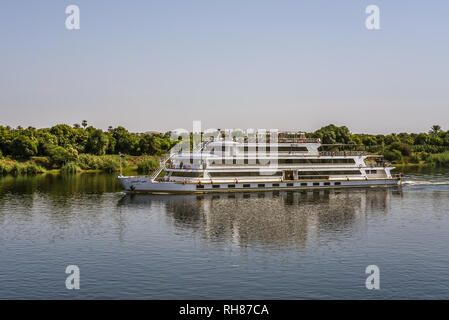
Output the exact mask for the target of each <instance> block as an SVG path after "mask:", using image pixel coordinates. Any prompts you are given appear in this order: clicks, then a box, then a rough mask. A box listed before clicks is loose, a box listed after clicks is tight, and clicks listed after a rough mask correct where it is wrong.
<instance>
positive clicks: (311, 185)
mask: <svg viewBox="0 0 449 320" xmlns="http://www.w3.org/2000/svg"><path fill="white" fill-rule="evenodd" d="M118 179H119V181H120V183H121V184H122V186H123V188H124V189H125V190H126V191H128V192H136V193H206V192H250V191H270V190H290V189H291V190H300V189H304V190H308V189H329V188H347V187H375V186H378V187H379V186H397V185H400V184H401V180H400V179H399V178H374V179H353V180H347V179H344V180H310V181H304V180H300V181H283V182H276V181H253V182H249V181H248V182H243V181H241V182H238V183H235V182H216V183H201V184H199V183H192V182H187V183H182V182H164V181H154V180H153V179H151V178H150V177H143V176H141V177H139V176H136V177H124V176H120V177H118Z"/></svg>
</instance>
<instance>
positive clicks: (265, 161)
mask: <svg viewBox="0 0 449 320" xmlns="http://www.w3.org/2000/svg"><path fill="white" fill-rule="evenodd" d="M242 160H243V161H242ZM270 162H271V160H269V159H248V158H244V159H238V160H237V159H236V158H233V159H232V164H265V165H266V164H269V163H270ZM273 163H278V164H295V163H305V164H307V163H311V164H316V163H318V164H320V163H331V164H332V163H350V164H353V163H355V160H354V159H277V160H276V161H274V162H273ZM217 164H218V165H222V164H231V161H230V160H224V159H220V160H214V161H211V165H217Z"/></svg>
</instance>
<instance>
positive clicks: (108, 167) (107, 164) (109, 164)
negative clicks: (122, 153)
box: [100, 158, 120, 173]
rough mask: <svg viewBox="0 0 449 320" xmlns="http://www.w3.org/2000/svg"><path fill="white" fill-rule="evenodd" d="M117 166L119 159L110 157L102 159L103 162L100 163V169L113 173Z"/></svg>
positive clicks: (118, 165)
mask: <svg viewBox="0 0 449 320" xmlns="http://www.w3.org/2000/svg"><path fill="white" fill-rule="evenodd" d="M119 167H120V163H119V161H117V160H115V159H112V158H106V159H103V163H102V164H101V167H100V169H101V170H103V171H105V172H108V173H113V172H116V171H117V170H118V168H119Z"/></svg>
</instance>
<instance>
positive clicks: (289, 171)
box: [118, 132, 401, 193]
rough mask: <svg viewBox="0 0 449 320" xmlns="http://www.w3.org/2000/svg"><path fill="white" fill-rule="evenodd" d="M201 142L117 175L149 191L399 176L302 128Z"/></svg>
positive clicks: (316, 184) (362, 183) (337, 184)
mask: <svg viewBox="0 0 449 320" xmlns="http://www.w3.org/2000/svg"><path fill="white" fill-rule="evenodd" d="M220 136H221V135H219V136H218V137H216V138H214V139H211V140H210V141H207V142H201V143H200V145H199V147H198V148H197V149H196V150H195V151H191V152H190V151H189V152H179V153H178V152H176V153H173V154H171V155H169V156H167V157H166V158H165V159H164V160H163V161H162V162H161V166H160V168H159V169H158V170H156V171H155V172H154V173H153V175H151V176H122V175H120V176H119V177H118V179H119V181H120V183H121V184H122V186H123V187H124V188H125V190H126V191H130V192H149V193H205V192H249V191H269V190H289V189H292V190H297V189H326V188H346V187H371V186H394V185H400V184H401V176H400V175H393V174H392V173H391V171H392V170H393V169H394V167H392V166H391V165H390V164H389V163H387V162H385V161H383V160H382V158H383V157H382V156H380V155H374V154H368V153H367V152H365V151H354V150H349V151H348V150H344V149H345V148H353V147H354V145H325V144H321V141H320V139H315V138H306V137H305V134H304V133H291V132H282V133H279V134H278V136H277V139H276V141H271V142H270V139H269V138H268V139H264V140H266V141H264V142H262V141H261V140H258V139H257V138H254V139H248V138H246V137H245V138H243V137H242V138H240V139H236V138H234V139H232V140H225V139H223V138H219V137H220Z"/></svg>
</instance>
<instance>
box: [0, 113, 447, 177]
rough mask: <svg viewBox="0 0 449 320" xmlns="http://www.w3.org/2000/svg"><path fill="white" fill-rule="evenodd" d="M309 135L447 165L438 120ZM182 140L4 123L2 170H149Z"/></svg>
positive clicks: (400, 160)
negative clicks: (422, 127) (376, 130)
mask: <svg viewBox="0 0 449 320" xmlns="http://www.w3.org/2000/svg"><path fill="white" fill-rule="evenodd" d="M306 135H307V137H315V138H321V141H322V143H324V144H350V145H354V146H355V145H360V147H359V146H357V147H359V149H360V148H362V149H365V150H366V151H368V152H370V153H374V154H383V155H384V156H385V158H386V160H389V161H391V162H392V163H393V164H394V165H396V166H411V165H420V166H440V167H449V131H444V130H442V128H441V127H440V126H439V125H434V126H432V128H431V129H430V130H429V131H428V132H423V133H391V134H387V135H382V134H377V135H371V134H364V133H359V134H353V133H351V132H350V131H349V129H348V128H347V127H345V126H340V127H339V126H335V125H332V124H331V125H328V126H325V127H322V128H320V129H319V130H317V131H315V132H311V133H306ZM177 142H178V141H172V140H171V139H170V132H167V133H157V132H149V133H132V132H129V131H128V130H127V129H125V128H124V127H120V126H119V127H116V128H113V127H109V128H108V130H106V131H103V130H101V129H97V128H94V127H93V126H88V125H87V121H85V120H84V121H83V122H82V124H81V125H80V124H74V125H73V126H69V125H66V124H59V125H55V126H53V127H51V128H41V129H36V128H33V127H28V128H26V129H24V128H22V127H17V128H11V127H10V126H0V175H6V174H12V175H35V174H41V173H45V172H50V173H51V172H58V173H59V172H61V173H66V174H73V173H77V172H86V171H101V172H108V173H113V172H117V171H118V170H119V168H120V156H119V155H118V154H119V153H120V152H122V153H124V154H125V155H126V156H125V157H124V158H123V159H122V161H123V162H122V164H123V172H124V173H125V174H132V173H136V172H137V173H139V174H149V173H151V172H152V171H153V170H155V169H156V168H157V167H158V166H159V159H160V157H161V156H163V155H164V154H165V153H167V152H168V151H169V150H170V149H171V148H172V147H173V145H174V144H176V143H177Z"/></svg>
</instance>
